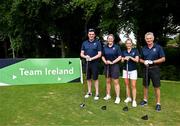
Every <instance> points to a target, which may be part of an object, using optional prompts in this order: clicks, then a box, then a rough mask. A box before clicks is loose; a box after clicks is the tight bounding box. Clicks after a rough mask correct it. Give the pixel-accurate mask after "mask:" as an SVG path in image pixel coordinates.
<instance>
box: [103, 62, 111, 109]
mask: <svg viewBox="0 0 180 126" xmlns="http://www.w3.org/2000/svg"><path fill="white" fill-rule="evenodd" d="M108 77H109V64H108V65H107V66H106V78H108ZM106 88H107V86H105V91H106V90H107V89H106ZM106 104H107V101H106ZM101 109H102V110H106V109H107V105H104V106H102V107H101Z"/></svg>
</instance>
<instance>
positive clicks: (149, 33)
mask: <svg viewBox="0 0 180 126" xmlns="http://www.w3.org/2000/svg"><path fill="white" fill-rule="evenodd" d="M148 35H151V36H152V37H153V38H154V34H153V33H152V32H147V33H146V34H145V36H144V37H145V38H146V37H147V36H148Z"/></svg>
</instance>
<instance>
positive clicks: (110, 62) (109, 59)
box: [102, 34, 121, 104]
mask: <svg viewBox="0 0 180 126" xmlns="http://www.w3.org/2000/svg"><path fill="white" fill-rule="evenodd" d="M107 41H108V43H107V45H104V48H103V54H102V60H103V62H104V64H105V77H106V96H105V97H104V100H109V99H110V98H111V93H110V90H111V81H113V83H114V88H115V92H116V100H115V102H114V103H115V104H119V103H120V97H119V96H120V85H119V73H120V72H119V71H120V70H119V63H118V62H119V61H120V60H121V50H120V48H119V46H118V45H116V44H114V35H113V34H109V35H108V37H107Z"/></svg>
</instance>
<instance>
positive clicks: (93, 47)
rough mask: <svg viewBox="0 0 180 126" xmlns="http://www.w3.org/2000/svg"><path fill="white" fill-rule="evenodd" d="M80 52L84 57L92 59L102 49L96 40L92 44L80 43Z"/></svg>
mask: <svg viewBox="0 0 180 126" xmlns="http://www.w3.org/2000/svg"><path fill="white" fill-rule="evenodd" d="M81 50H83V51H84V55H89V56H90V57H94V56H96V55H97V54H98V52H99V51H101V50H102V47H101V43H100V42H99V41H98V40H94V41H92V42H90V41H89V40H86V41H84V42H83V43H82V46H81Z"/></svg>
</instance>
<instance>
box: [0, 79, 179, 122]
mask: <svg viewBox="0 0 180 126" xmlns="http://www.w3.org/2000/svg"><path fill="white" fill-rule="evenodd" d="M161 82H162V83H161V84H162V86H161V104H162V111H161V112H156V111H155V109H154V108H155V96H154V90H153V87H152V85H151V86H150V87H149V104H148V106H145V107H141V106H139V105H138V106H137V108H132V107H131V104H128V106H129V111H128V112H124V111H123V110H122V109H123V107H124V106H125V103H124V102H123V101H124V99H125V87H124V82H123V79H120V85H121V103H120V104H119V105H116V104H114V100H115V94H114V87H112V99H111V100H110V101H108V102H106V101H104V100H103V97H104V96H105V79H104V76H100V100H99V101H94V100H93V97H91V98H89V99H86V100H85V104H86V106H85V108H84V109H82V108H80V104H81V103H82V102H84V101H83V85H82V84H80V83H69V84H46V85H26V86H8V87H0V126H61V125H77V126H78V125H98V126H100V125H108V126H109V125H111V126H114V125H120V126H131V125H132V126H133V125H137V126H178V125H180V93H179V91H180V82H173V81H161ZM93 93H94V87H93ZM142 98H143V88H142V79H138V82H137V102H138V103H139V102H140V101H141V100H142ZM103 105H106V106H107V110H101V107H102V106H103ZM146 114H147V115H148V117H149V120H142V119H141V117H142V116H143V115H146Z"/></svg>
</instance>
